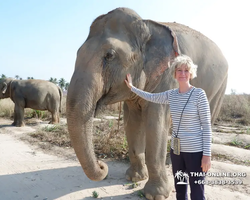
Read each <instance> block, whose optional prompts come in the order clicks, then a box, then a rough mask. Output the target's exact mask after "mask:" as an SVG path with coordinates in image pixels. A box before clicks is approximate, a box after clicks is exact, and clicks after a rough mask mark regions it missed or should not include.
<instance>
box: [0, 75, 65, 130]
mask: <svg viewBox="0 0 250 200" xmlns="http://www.w3.org/2000/svg"><path fill="white" fill-rule="evenodd" d="M0 90H1V93H0V99H4V98H10V99H11V100H12V101H13V102H14V104H15V108H14V122H13V123H12V125H14V126H17V127H22V126H25V123H24V108H32V109H35V110H48V111H49V112H51V114H52V120H51V122H50V123H52V124H56V123H59V121H60V116H59V112H61V104H62V90H61V88H60V87H58V86H57V85H55V84H54V83H51V82H49V81H45V80H38V79H28V80H15V79H12V78H3V79H0Z"/></svg>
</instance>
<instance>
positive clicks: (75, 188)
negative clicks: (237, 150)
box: [0, 119, 250, 200]
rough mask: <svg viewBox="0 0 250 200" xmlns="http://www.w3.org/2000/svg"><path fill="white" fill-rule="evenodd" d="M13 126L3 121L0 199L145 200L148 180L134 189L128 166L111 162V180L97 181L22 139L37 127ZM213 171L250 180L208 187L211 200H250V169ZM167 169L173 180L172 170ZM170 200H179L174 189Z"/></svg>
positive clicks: (73, 163) (217, 167)
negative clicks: (142, 195)
mask: <svg viewBox="0 0 250 200" xmlns="http://www.w3.org/2000/svg"><path fill="white" fill-rule="evenodd" d="M10 123H11V122H10V121H9V120H4V119H0V200H31V199H32V200H52V199H60V200H64V199H65V200H66V199H74V200H78V199H79V200H80V199H86V200H88V199H94V198H93V197H92V192H93V191H96V192H98V193H99V198H98V199H104V200H108V199H117V200H123V199H124V200H125V199H126V200H127V199H130V200H138V199H144V198H140V197H139V196H138V191H139V190H141V189H142V188H143V186H144V184H145V181H142V182H140V183H139V184H140V185H139V187H137V188H130V187H129V186H128V184H130V182H128V181H126V180H125V171H126V169H127V168H128V163H123V162H113V161H108V162H107V164H108V166H109V176H108V178H107V179H106V180H103V181H100V182H93V181H91V180H89V179H88V178H87V177H86V176H85V174H84V173H83V171H82V168H81V167H80V165H79V163H78V161H77V160H75V159H66V158H64V157H57V156H55V155H49V154H46V153H44V152H42V151H41V150H38V149H37V148H36V147H35V146H31V145H29V144H27V143H25V142H23V141H21V140H20V139H19V137H20V136H21V135H23V134H25V133H28V132H32V131H34V129H33V128H31V127H27V126H26V127H23V128H17V127H13V126H9V125H7V124H10ZM3 124H4V125H3ZM216 148H217V147H215V148H214V149H216ZM73 157H74V155H73ZM212 168H213V169H212V170H211V171H214V172H219V171H222V172H224V171H228V172H232V171H237V170H238V172H245V173H246V174H248V177H243V178H242V180H243V183H244V184H243V185H238V186H225V185H224V186H222V185H219V186H218V185H212V186H206V198H207V199H208V200H217V199H218V200H223V199H226V200H236V199H239V200H246V199H250V195H249V194H250V186H249V185H250V181H249V178H250V177H249V176H250V169H249V167H246V166H239V165H234V164H229V163H221V162H217V161H213V162H212ZM167 170H168V174H169V176H170V179H171V180H173V178H172V174H171V169H170V167H167ZM168 199H169V200H173V199H175V192H174V190H173V192H172V193H171V195H170V197H169V198H168Z"/></svg>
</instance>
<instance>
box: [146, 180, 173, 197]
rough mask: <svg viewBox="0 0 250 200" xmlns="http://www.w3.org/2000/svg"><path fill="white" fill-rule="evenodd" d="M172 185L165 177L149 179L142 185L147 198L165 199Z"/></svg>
mask: <svg viewBox="0 0 250 200" xmlns="http://www.w3.org/2000/svg"><path fill="white" fill-rule="evenodd" d="M171 191H172V187H171V186H170V184H169V181H168V179H167V177H166V179H165V180H164V179H163V178H162V177H161V178H160V180H153V181H151V180H149V181H148V182H147V183H146V185H145V187H144V194H145V196H146V198H147V199H148V200H165V199H166V198H168V197H169V194H170V192H171Z"/></svg>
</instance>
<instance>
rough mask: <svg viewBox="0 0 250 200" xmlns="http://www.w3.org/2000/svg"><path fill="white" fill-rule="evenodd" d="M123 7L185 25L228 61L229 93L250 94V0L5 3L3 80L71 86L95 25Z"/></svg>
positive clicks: (1, 17)
mask: <svg viewBox="0 0 250 200" xmlns="http://www.w3.org/2000/svg"><path fill="white" fill-rule="evenodd" d="M117 7H129V8H131V9H133V10H135V11H136V12H137V13H138V14H139V15H140V16H141V17H142V18H144V19H152V20H155V21H162V22H173V21H175V22H178V23H182V24H185V25H187V26H189V27H191V28H194V29H196V30H198V31H200V32H201V33H203V34H204V35H206V36H208V37H209V38H210V39H212V40H213V41H214V42H215V43H217V45H218V46H219V47H220V48H221V50H222V52H223V53H224V55H225V57H226V58H227V60H228V63H229V67H230V68H229V81H228V87H227V93H230V92H231V90H232V89H233V90H235V91H236V92H237V93H249V94H250V84H249V83H250V81H249V79H250V78H249V75H250V73H249V72H250V63H249V61H248V57H249V53H248V52H249V49H248V48H249V47H250V37H249V36H250V29H249V28H248V27H249V19H250V12H249V10H248V8H249V3H248V0H237V1H226V0H209V1H206V0H154V1H152V0H144V1H142V0H137V1H135V0H123V1H119V0H113V1H111V0H105V1H100V0H99V1H98V0H92V1H84V0H82V1H80V0H74V1H70V0H43V1H42V0H8V1H3V0H2V1H0V27H1V28H0V75H1V74H5V75H6V76H8V77H15V75H19V76H20V77H22V78H23V79H26V78H27V77H34V78H37V79H45V80H48V79H49V78H50V77H53V78H57V79H60V78H64V79H66V81H68V82H69V81H70V79H71V76H72V73H73V71H74V64H75V59H76V52H77V50H78V48H79V47H80V46H81V44H82V43H83V42H84V41H85V39H86V37H87V36H88V32H89V27H90V25H91V23H92V22H93V20H94V19H95V18H96V17H98V16H99V15H101V14H106V13H107V12H109V11H110V10H113V9H115V8H117Z"/></svg>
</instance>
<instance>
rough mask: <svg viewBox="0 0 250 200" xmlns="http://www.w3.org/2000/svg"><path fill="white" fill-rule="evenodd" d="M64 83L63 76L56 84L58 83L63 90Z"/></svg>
mask: <svg viewBox="0 0 250 200" xmlns="http://www.w3.org/2000/svg"><path fill="white" fill-rule="evenodd" d="M65 84H66V81H65V79H64V78H61V79H60V80H59V81H58V85H59V87H60V88H61V89H62V90H64V88H65Z"/></svg>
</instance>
